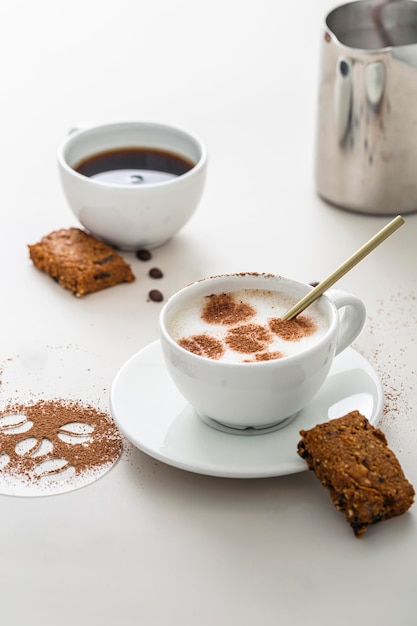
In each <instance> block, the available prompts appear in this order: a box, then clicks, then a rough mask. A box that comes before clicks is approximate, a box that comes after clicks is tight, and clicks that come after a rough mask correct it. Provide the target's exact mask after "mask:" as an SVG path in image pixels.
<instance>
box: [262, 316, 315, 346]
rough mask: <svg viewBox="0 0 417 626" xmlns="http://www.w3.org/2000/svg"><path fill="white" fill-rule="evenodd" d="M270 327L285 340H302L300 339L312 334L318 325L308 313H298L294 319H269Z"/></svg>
mask: <svg viewBox="0 0 417 626" xmlns="http://www.w3.org/2000/svg"><path fill="white" fill-rule="evenodd" d="M269 328H270V329H271V330H272V332H273V333H274V334H275V335H278V336H279V337H281V339H285V341H300V339H303V338H304V337H309V336H310V335H312V334H313V333H314V331H315V330H316V328H317V325H316V322H315V321H314V320H313V319H312V318H311V317H309V316H308V315H298V317H295V318H294V319H292V320H284V319H282V318H281V317H274V318H272V319H270V320H269Z"/></svg>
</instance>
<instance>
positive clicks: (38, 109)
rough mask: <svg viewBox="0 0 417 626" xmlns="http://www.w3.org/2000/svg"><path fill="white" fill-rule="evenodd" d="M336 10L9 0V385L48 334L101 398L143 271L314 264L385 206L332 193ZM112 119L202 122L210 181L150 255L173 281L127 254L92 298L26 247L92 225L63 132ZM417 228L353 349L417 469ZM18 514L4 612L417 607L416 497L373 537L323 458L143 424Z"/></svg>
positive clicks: (375, 257) (181, 0)
mask: <svg viewBox="0 0 417 626" xmlns="http://www.w3.org/2000/svg"><path fill="white" fill-rule="evenodd" d="M332 6H333V4H331V3H330V2H329V1H328V0H316V1H315V2H308V1H307V0H301V1H300V2H297V3H296V2H287V3H281V2H272V1H269V0H258V2H248V1H247V0H242V1H240V2H237V0H236V1H232V0H229V1H227V0H226V1H224V0H223V1H220V0H211V1H210V2H205V3H202V2H192V1H191V0H174V1H171V2H169V1H168V0H152V2H144V1H143V0H136V1H135V2H133V0H118V1H117V2H109V1H107V0H101V1H100V2H99V1H98V0H87V1H85V0H84V1H81V0H71V2H69V1H67V0H64V1H63V2H52V1H49V0H39V1H38V2H34V3H29V2H22V1H18V0H16V1H15V2H13V3H12V2H8V3H3V4H2V6H1V8H0V29H1V37H0V53H1V59H2V62H1V67H2V71H1V81H0V102H1V150H0V171H1V185H0V206H1V208H0V211H1V213H0V215H1V217H0V220H1V221H0V254H1V263H0V272H1V274H0V285H1V294H2V295H1V304H2V306H1V316H2V317H1V319H2V323H1V331H0V335H1V341H0V360H1V362H2V368H4V369H6V368H7V363H16V362H17V363H20V364H21V365H22V367H21V369H20V370H19V372H20V374H19V375H17V377H16V380H15V381H13V384H12V385H11V386H10V385H9V387H8V389H13V394H14V397H17V398H19V397H20V394H24V393H25V391H26V390H27V388H28V387H30V385H34V384H35V382H36V380H37V378H36V376H35V375H34V373H33V368H35V370H36V367H37V363H39V359H42V358H43V357H44V355H45V353H47V352H48V351H49V353H54V354H57V353H59V354H60V355H61V357H62V358H61V363H62V372H61V374H60V375H59V376H57V379H59V380H60V384H62V390H63V392H64V390H68V393H74V386H73V385H74V381H75V378H76V377H75V378H74V371H75V370H74V367H75V364H76V363H77V358H78V359H79V363H88V364H92V367H93V380H94V382H93V384H92V385H91V390H90V391H91V393H93V395H94V396H95V397H96V399H97V400H98V401H99V402H100V403H102V404H103V405H105V406H106V407H107V406H108V399H109V390H110V386H111V383H112V380H113V378H114V376H115V374H116V373H117V371H118V370H119V369H120V367H121V366H122V365H123V364H124V363H125V362H126V360H127V359H128V358H129V357H131V356H132V355H133V354H135V353H136V352H138V351H139V350H140V349H142V348H143V347H145V346H146V345H148V344H149V343H150V342H152V341H154V340H155V339H157V336H158V329H157V319H158V313H159V310H160V308H161V304H159V303H154V302H148V301H147V293H148V291H149V289H151V288H153V287H156V286H158V287H159V288H160V289H161V290H162V291H163V293H164V295H165V297H168V296H169V295H170V294H172V293H173V292H174V291H176V290H177V289H178V288H179V287H181V286H183V285H184V284H186V283H188V282H190V281H192V280H194V279H197V278H201V277H204V276H207V275H211V274H215V273H219V272H229V271H246V270H249V271H266V272H277V273H281V274H283V275H287V276H291V277H293V278H295V279H297V280H300V281H302V282H310V281H316V280H320V279H322V278H324V277H325V276H326V275H327V274H328V273H330V271H332V270H333V269H334V268H335V267H336V266H337V265H338V264H339V263H341V262H342V261H343V260H344V259H345V258H346V257H347V256H349V255H350V254H351V253H352V252H354V251H355V250H356V249H357V248H358V247H359V246H360V245H362V244H363V243H364V242H365V241H366V240H367V239H368V238H370V237H371V236H372V235H373V234H374V233H375V232H377V231H378V230H379V229H380V228H381V227H382V226H383V225H385V224H386V223H387V222H388V221H389V218H385V217H372V216H364V215H357V214H353V213H349V212H346V211H342V210H338V209H336V208H333V207H331V206H328V205H326V204H325V203H324V202H323V201H321V200H320V199H319V198H318V197H317V196H316V193H315V189H314V182H313V161H314V135H315V111H316V104H315V103H316V98H317V77H318V69H319V47H320V39H321V33H322V20H323V17H324V15H325V13H326V12H327V11H328V10H329V9H330V8H331V7H332ZM114 119H146V120H156V121H162V122H166V123H169V124H174V125H179V126H181V127H184V128H186V129H188V130H191V131H193V132H195V133H197V134H198V135H200V136H201V137H202V138H203V139H204V140H205V142H206V144H207V147H208V151H209V175H208V179H207V185H206V189H205V192H204V196H203V199H202V201H201V203H200V206H199V208H198V210H197V212H196V213H195V215H194V217H193V218H192V219H191V221H190V222H189V223H188V224H187V226H186V227H185V228H184V229H183V230H182V231H181V233H180V234H178V235H177V236H176V237H175V238H174V239H173V240H172V241H171V242H169V243H168V244H167V245H165V246H164V247H162V248H160V249H158V250H155V252H154V256H153V260H152V263H153V265H156V266H158V267H160V268H161V269H162V270H163V271H164V273H165V275H164V278H163V279H162V280H161V281H160V282H158V283H157V284H156V283H155V281H152V279H150V278H148V277H147V271H148V269H149V265H147V264H145V263H143V262H140V261H138V260H137V259H136V258H135V256H134V254H132V253H129V254H124V256H125V258H126V260H127V261H129V262H130V263H131V264H132V268H133V270H134V272H135V274H136V276H137V281H136V282H135V283H132V284H126V285H122V286H120V287H116V288H114V289H109V290H106V291H103V292H100V293H97V294H94V295H91V296H88V297H85V298H83V299H77V298H75V297H73V296H72V295H71V294H70V293H69V292H67V291H65V290H63V289H61V288H60V287H59V286H58V285H57V284H56V283H55V282H54V281H52V280H50V279H49V278H48V277H47V276H45V275H43V274H41V273H40V272H38V271H37V270H36V269H35V268H34V267H33V265H32V264H31V262H30V261H29V258H28V252H27V244H29V243H35V242H36V241H38V240H39V239H40V238H41V237H42V236H43V235H45V234H47V233H48V232H50V231H52V230H55V229H57V228H65V227H69V226H77V225H78V224H77V222H76V220H75V218H73V216H72V214H71V212H70V210H69V208H68V207H67V205H66V202H65V200H64V197H63V194H62V191H61V189H60V185H59V180H58V174H57V165H56V159H55V153H56V149H57V146H58V144H59V142H60V141H61V139H62V138H63V137H64V136H65V134H66V133H67V131H68V130H69V129H70V128H71V126H72V125H74V124H75V123H77V122H79V121H81V120H94V121H107V120H114ZM416 242H417V215H410V216H408V217H407V218H406V224H405V226H403V227H402V228H401V229H400V230H399V231H398V232H397V233H395V234H394V235H393V236H392V237H391V238H390V239H389V240H387V241H386V242H385V243H384V244H383V245H382V246H381V247H380V248H378V249H377V250H376V251H374V252H373V253H372V254H371V255H370V256H369V257H367V259H366V260H364V261H363V262H362V264H361V266H358V267H357V268H355V269H354V270H352V271H351V272H350V273H349V274H348V275H346V276H345V277H344V278H343V279H342V280H341V281H340V283H339V286H340V287H343V288H345V289H348V290H350V291H353V292H354V293H356V294H357V295H359V296H360V297H362V298H363V299H364V300H365V302H366V306H367V311H368V319H367V323H366V326H365V329H364V330H363V332H362V334H361V335H360V337H359V338H358V340H357V341H356V343H355V346H354V347H355V348H356V350H358V351H359V352H360V353H361V354H363V355H364V356H365V357H366V358H367V359H368V360H369V362H370V363H371V364H372V365H373V366H374V368H375V369H376V370H377V372H378V374H379V376H380V377H381V381H382V383H383V385H384V389H385V393H386V399H385V409H384V415H383V418H382V421H381V423H380V425H381V428H382V429H383V430H384V432H385V434H386V436H387V438H388V441H389V443H390V446H391V448H392V449H393V450H394V451H395V453H396V454H397V456H398V458H399V459H400V461H401V464H402V466H403V469H404V471H405V473H406V475H407V477H408V478H409V480H410V481H411V482H412V483H413V484H414V485H416V486H417V455H416V424H417V409H416V382H415V381H416V372H417V346H416V341H415V339H416V321H417V313H416V297H417V284H416V267H417V264H416V261H417V246H416ZM74 355H75V356H74ZM84 357H85V359H84ZM39 380H40V383H39V384H40V385H41V386H40V387H38V388H36V389H34V391H35V392H36V393H37V394H38V395H39V396H41V397H48V394H50V393H51V388H50V387H49V385H52V382H48V379H46V380H43V379H42V377H40V378H39ZM34 381H35V382H34ZM55 383H56V380H55ZM55 383H54V384H55ZM7 393H8V392H7V390H6V391H5V390H4V389H3V392H2V394H3V395H2V398H3V400H4V399H5V396H7ZM151 418H152V416H150V419H151ZM0 519H1V525H0V527H1V530H0V555H1V567H0V598H1V604H0V613H1V621H2V623H4V624H11V625H18V626H20V625H24V624H25V625H26V624H36V625H37V624H45V625H48V626H49V625H52V624H53V625H56V624H59V625H60V626H67V625H70V624H71V625H73V624H81V625H89V626H90V625H91V626H92V625H96V624H97V625H100V626H104V625H110V624H120V625H123V626H125V625H126V626H130V625H133V624H135V625H136V624H146V625H155V626H160V625H161V626H165V625H167V626H168V625H170V626H191V625H192V626H195V625H196V624H198V625H199V626H217V625H219V626H220V625H221V626H223V625H229V624H239V626H249V625H250V626H252V625H257V626H258V625H260V624H262V625H265V626H270V625H271V626H272V625H274V626H275V625H277V624H282V625H284V624H285V625H286V626H287V625H289V626H299V625H300V626H301V625H304V624H314V625H316V624H317V625H320V626H330V625H333V624H338V625H340V626H345V625H348V624H359V625H362V624H366V625H367V626H373V625H377V624H378V625H383V626H385V625H387V626H390V625H391V624H395V625H396V626H412V625H414V624H416V623H417V616H416V608H417V576H416V572H415V568H416V555H417V532H416V530H417V528H416V524H417V508H416V507H415V506H414V507H413V508H412V509H411V510H410V511H409V512H408V513H407V514H406V515H403V516H401V517H399V518H396V519H393V520H390V521H388V522H384V523H381V524H378V525H376V526H375V527H373V528H371V529H370V530H369V531H368V533H367V534H366V535H365V536H364V537H362V538H361V539H356V538H355V537H354V535H353V533H352V531H351V529H350V527H349V526H348V524H347V523H346V522H345V520H344V517H343V516H342V515H341V514H340V513H339V512H337V511H336V510H335V509H334V508H333V506H332V504H331V502H330V498H329V496H328V494H327V492H326V491H325V490H324V489H323V488H322V487H321V486H320V484H319V483H318V481H317V480H316V479H315V477H314V476H313V474H312V473H309V472H302V473H299V474H294V475H291V476H286V477H276V478H266V479H253V480H239V479H229V478H214V477H209V476H203V475H198V474H193V473H187V472H185V471H182V470H180V469H176V468H173V467H170V466H168V465H164V464H163V463H160V462H158V461H156V460H154V459H152V458H151V457H149V456H147V455H145V454H144V453H143V452H141V451H139V450H138V449H136V448H134V447H133V446H131V445H130V444H129V443H128V442H125V451H124V454H123V457H122V458H121V460H120V461H119V462H118V463H117V464H116V466H115V467H114V468H113V469H112V470H111V471H110V472H109V473H108V474H107V475H106V476H104V477H103V478H101V479H100V480H98V481H96V482H94V483H93V484H91V485H89V486H87V487H83V488H82V489H79V490H76V491H71V492H69V493H66V494H61V495H54V496H48V497H33V498H32V497H28V498H24V497H14V496H4V495H3V496H0Z"/></svg>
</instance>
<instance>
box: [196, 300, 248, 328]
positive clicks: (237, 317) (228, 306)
mask: <svg viewBox="0 0 417 626" xmlns="http://www.w3.org/2000/svg"><path fill="white" fill-rule="evenodd" d="M206 300H207V302H206V305H205V306H204V309H203V312H202V314H201V319H202V320H203V321H205V322H206V323H207V324H224V325H229V324H230V325H231V324H237V323H238V322H244V321H246V320H248V319H250V318H251V317H253V316H254V315H255V309H253V308H252V307H251V306H250V305H249V304H244V303H243V302H239V301H238V302H237V301H236V300H235V298H234V297H233V296H232V295H230V294H228V293H220V294H212V295H210V296H206Z"/></svg>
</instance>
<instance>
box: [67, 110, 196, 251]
mask: <svg viewBox="0 0 417 626" xmlns="http://www.w3.org/2000/svg"><path fill="white" fill-rule="evenodd" d="M122 149H130V150H132V149H139V150H140V149H142V150H145V149H148V150H154V151H159V152H161V151H162V152H165V153H168V154H171V155H172V154H173V155H176V156H178V157H180V158H182V159H185V160H186V161H188V162H189V163H190V169H189V170H188V171H186V172H185V173H182V174H180V175H177V176H175V177H172V178H171V179H169V180H166V179H165V180H162V181H159V182H148V183H145V184H142V183H141V182H139V180H138V177H136V180H134V177H131V179H130V180H129V181H128V182H126V183H120V182H108V181H107V182H106V181H103V180H100V179H98V178H95V177H90V176H88V175H84V174H81V173H80V172H78V171H76V169H74V168H76V167H77V166H79V164H80V163H82V162H83V161H85V160H86V159H89V158H91V157H94V156H95V155H99V154H103V153H104V154H105V153H108V152H112V151H115V150H122ZM57 156H58V166H59V174H60V179H61V183H62V188H63V191H64V194H65V197H66V199H67V202H68V204H69V206H70V208H71V210H72V211H73V213H74V215H75V216H76V217H77V219H78V220H79V221H80V223H81V224H82V225H83V226H84V227H85V228H86V229H87V230H88V231H89V232H90V233H91V234H93V235H95V236H96V237H98V238H100V239H103V240H104V241H106V242H107V243H109V244H112V245H114V246H116V247H118V248H120V249H122V250H138V249H140V248H148V249H151V248H156V247H158V246H161V245H163V244H164V243H165V242H166V241H168V240H169V239H171V237H173V236H174V235H175V234H176V233H177V232H178V231H179V230H180V229H181V228H182V227H183V226H184V225H185V223H186V222H187V221H188V220H189V218H190V217H191V215H192V214H193V213H194V211H195V209H196V208H197V205H198V203H199V201H200V198H201V195H202V192H203V188H204V182H205V177H206V169H207V151H206V148H205V146H204V144H203V143H202V141H201V140H200V139H198V138H197V137H196V136H194V135H192V134H190V133H189V132H186V131H184V130H181V129H179V128H175V127H173V126H168V125H166V124H159V123H154V122H141V121H125V122H114V123H107V124H97V125H89V124H86V125H85V126H80V127H79V128H78V129H76V130H75V131H73V132H71V133H70V134H69V135H68V136H67V137H66V138H65V139H64V141H63V142H62V143H61V145H60V146H59V149H58V155H57Z"/></svg>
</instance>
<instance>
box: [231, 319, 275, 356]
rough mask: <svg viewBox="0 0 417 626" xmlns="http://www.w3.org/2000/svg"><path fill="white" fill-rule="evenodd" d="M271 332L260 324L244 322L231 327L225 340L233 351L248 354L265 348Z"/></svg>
mask: <svg viewBox="0 0 417 626" xmlns="http://www.w3.org/2000/svg"><path fill="white" fill-rule="evenodd" d="M271 339H272V337H271V333H270V332H269V331H268V329H267V328H265V327H264V326H261V325H260V324H244V325H241V326H237V327H235V328H231V329H230V330H229V332H228V333H227V335H226V338H225V342H226V344H227V345H228V346H229V348H231V349H232V350H234V351H235V352H243V353H245V354H250V353H252V352H259V351H260V350H265V348H266V347H267V345H268V344H269V343H271Z"/></svg>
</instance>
